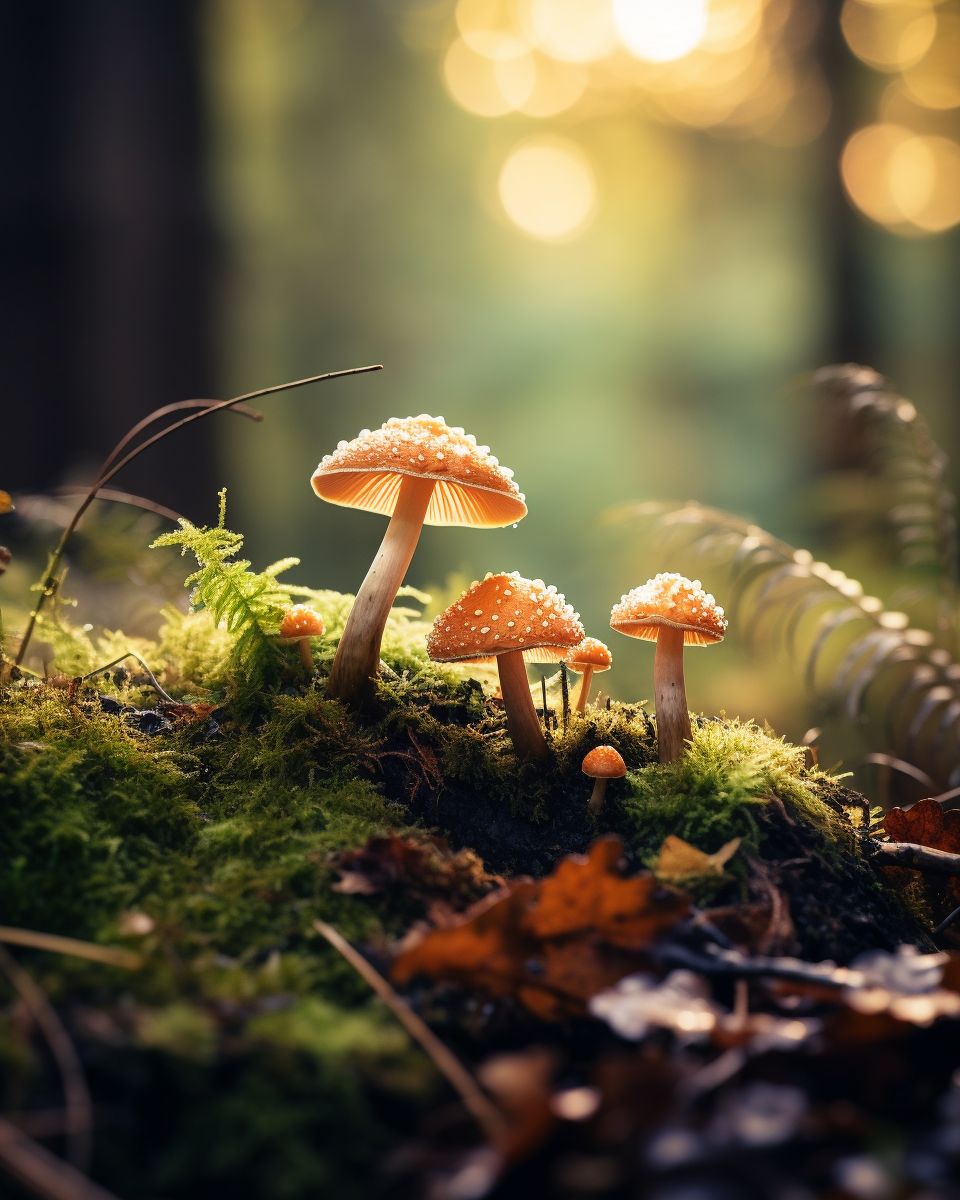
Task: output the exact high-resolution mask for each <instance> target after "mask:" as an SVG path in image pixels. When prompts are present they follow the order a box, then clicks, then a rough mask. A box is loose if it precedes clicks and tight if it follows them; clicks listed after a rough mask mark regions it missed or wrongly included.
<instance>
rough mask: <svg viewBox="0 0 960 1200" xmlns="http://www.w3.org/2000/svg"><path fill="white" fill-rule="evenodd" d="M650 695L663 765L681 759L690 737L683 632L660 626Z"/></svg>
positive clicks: (667, 626)
mask: <svg viewBox="0 0 960 1200" xmlns="http://www.w3.org/2000/svg"><path fill="white" fill-rule="evenodd" d="M653 695H654V703H655V705H656V710H657V743H658V746H659V749H660V761H661V762H662V763H671V762H676V761H677V759H679V758H681V757H682V756H683V750H684V745H683V744H684V741H685V740H689V739H690V737H691V736H692V734H691V730H690V713H689V712H688V711H687V693H686V690H685V688H684V686H683V630H682V629H672V628H671V627H670V626H669V625H662V626H661V627H660V630H659V634H658V636H657V653H656V657H655V658H654V660H653Z"/></svg>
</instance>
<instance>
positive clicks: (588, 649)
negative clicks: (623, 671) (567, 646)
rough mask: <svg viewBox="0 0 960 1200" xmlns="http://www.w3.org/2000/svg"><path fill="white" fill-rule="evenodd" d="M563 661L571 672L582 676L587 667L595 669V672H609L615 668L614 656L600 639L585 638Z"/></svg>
mask: <svg viewBox="0 0 960 1200" xmlns="http://www.w3.org/2000/svg"><path fill="white" fill-rule="evenodd" d="M563 661H564V662H565V663H566V664H567V666H568V667H569V668H570V669H571V671H577V672H578V673H579V674H581V675H582V674H583V672H584V670H585V669H586V668H587V667H593V669H594V671H609V670H610V668H611V666H613V655H612V654H611V653H610V649H609V647H608V646H605V645H604V644H603V642H601V641H600V639H599V638H594V637H585V638H584V639H583V641H582V642H581V643H580V645H579V646H574V648H573V649H572V650H571V651H570V653H569V654H568V655H567V657H566V658H565V659H564V660H563Z"/></svg>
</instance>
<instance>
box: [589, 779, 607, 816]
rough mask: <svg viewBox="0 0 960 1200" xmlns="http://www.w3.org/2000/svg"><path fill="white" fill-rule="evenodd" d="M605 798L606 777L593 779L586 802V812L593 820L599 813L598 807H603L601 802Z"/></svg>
mask: <svg viewBox="0 0 960 1200" xmlns="http://www.w3.org/2000/svg"><path fill="white" fill-rule="evenodd" d="M606 798H607V781H606V779H595V780H594V781H593V791H592V792H591V793H590V799H589V801H588V802H587V812H588V813H589V814H590V816H591V817H593V819H594V820H596V819H597V817H598V816H599V815H600V809H601V808H603V802H604V800H606Z"/></svg>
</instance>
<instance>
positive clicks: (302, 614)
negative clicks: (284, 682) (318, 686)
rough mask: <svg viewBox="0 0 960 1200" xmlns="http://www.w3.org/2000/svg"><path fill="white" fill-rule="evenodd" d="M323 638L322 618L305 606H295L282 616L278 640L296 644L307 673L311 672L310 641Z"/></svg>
mask: <svg viewBox="0 0 960 1200" xmlns="http://www.w3.org/2000/svg"><path fill="white" fill-rule="evenodd" d="M322 636H323V617H321V616H320V614H319V613H318V612H314V610H313V609H312V608H310V607H309V606H308V605H306V604H295V605H294V606H293V608H288V609H287V611H286V612H285V613H284V614H283V620H282V621H281V622H280V639H281V641H284V642H296V643H297V649H298V650H299V651H300V659H301V661H302V662H303V665H304V666H305V667H306V668H307V670H308V671H312V670H313V655H312V654H311V653H310V639H311V638H312V637H322Z"/></svg>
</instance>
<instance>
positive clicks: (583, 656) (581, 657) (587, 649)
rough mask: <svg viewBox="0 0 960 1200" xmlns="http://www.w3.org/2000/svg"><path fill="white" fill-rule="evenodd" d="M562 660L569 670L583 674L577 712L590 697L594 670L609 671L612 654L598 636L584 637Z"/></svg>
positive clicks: (611, 664)
mask: <svg viewBox="0 0 960 1200" xmlns="http://www.w3.org/2000/svg"><path fill="white" fill-rule="evenodd" d="M564 661H565V662H566V664H567V666H568V667H569V668H570V670H571V671H576V672H577V673H578V674H580V675H582V676H583V679H582V680H581V681H580V694H579V696H577V704H576V709H577V712H580V713H582V712H583V711H584V709H585V708H586V707H587V700H588V699H589V697H590V684H591V682H592V680H593V674H594V672H595V671H609V670H610V668H611V667H612V666H613V655H612V654H611V653H610V651H609V649H608V648H607V647H606V646H605V645H604V644H603V642H601V641H600V639H599V638H593V637H586V638H584V639H583V641H582V642H581V643H580V645H579V646H574V648H573V649H572V650H571V651H570V653H569V654H568V655H567V657H566V659H565V660H564Z"/></svg>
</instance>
